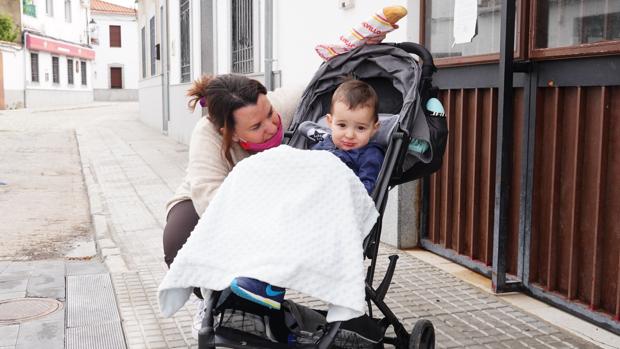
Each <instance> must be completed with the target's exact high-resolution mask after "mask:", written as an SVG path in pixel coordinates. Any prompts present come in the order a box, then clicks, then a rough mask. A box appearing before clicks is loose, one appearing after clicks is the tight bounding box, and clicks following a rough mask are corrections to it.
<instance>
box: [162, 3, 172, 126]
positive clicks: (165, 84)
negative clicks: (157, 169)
mask: <svg viewBox="0 0 620 349" xmlns="http://www.w3.org/2000/svg"><path fill="white" fill-rule="evenodd" d="M169 5H170V1H169V0H166V1H165V3H164V13H163V16H164V18H162V19H161V21H162V23H163V26H162V28H163V31H164V32H163V33H162V44H161V45H160V50H161V52H160V53H161V57H162V65H161V66H162V70H163V72H162V103H163V111H162V112H163V119H164V120H163V125H164V127H163V128H164V129H163V130H162V131H163V134H165V135H167V134H168V126H169V125H168V123H169V121H170V52H169V50H168V48H169V47H170V46H169V41H170V35H169V23H168V17H169V9H168V6H169Z"/></svg>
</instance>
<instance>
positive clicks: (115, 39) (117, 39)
mask: <svg viewBox="0 0 620 349" xmlns="http://www.w3.org/2000/svg"><path fill="white" fill-rule="evenodd" d="M110 47H121V26H120V25H111V26H110Z"/></svg>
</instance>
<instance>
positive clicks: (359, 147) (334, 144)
mask: <svg viewBox="0 0 620 349" xmlns="http://www.w3.org/2000/svg"><path fill="white" fill-rule="evenodd" d="M378 107H379V98H378V97H377V94H376V93H375V90H374V89H373V88H372V87H371V86H370V85H368V84H367V83H365V82H363V81H360V80H347V81H345V82H344V83H342V84H341V85H340V86H338V88H337V89H336V91H335V92H334V95H333V96H332V103H331V109H330V112H329V114H327V124H328V125H329V128H330V129H331V131H332V134H331V136H329V135H328V136H326V137H325V138H324V139H323V140H322V141H320V142H319V143H317V144H316V145H315V146H313V147H312V149H314V150H327V151H329V152H331V153H332V154H334V155H336V156H337V157H338V158H340V159H341V160H342V161H343V162H344V163H345V164H346V165H347V166H348V167H349V168H350V169H351V170H353V172H355V174H356V175H357V176H358V177H359V178H360V180H361V181H362V183H363V184H364V187H366V190H367V191H368V194H369V195H370V194H371V193H372V190H373V189H374V187H375V182H376V181H377V176H378V175H379V171H380V170H381V164H382V163H383V157H384V153H383V149H382V148H381V147H380V146H379V144H377V143H374V142H371V141H370V138H372V136H373V135H374V134H375V133H376V132H377V130H378V129H379V117H378V115H377V109H378ZM230 289H231V290H232V292H233V293H235V294H236V295H237V296H239V297H241V298H245V299H247V300H249V301H252V302H254V303H258V304H261V305H263V306H265V307H267V308H271V309H280V304H281V303H282V301H284V295H285V293H286V289H284V288H281V287H277V286H273V285H269V284H268V283H266V282H263V281H260V280H256V279H252V278H247V277H238V278H236V279H234V280H233V282H232V283H231V285H230Z"/></svg>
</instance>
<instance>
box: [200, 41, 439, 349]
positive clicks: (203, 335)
mask: <svg viewBox="0 0 620 349" xmlns="http://www.w3.org/2000/svg"><path fill="white" fill-rule="evenodd" d="M383 45H390V46H394V47H397V48H400V49H402V50H404V51H406V52H407V53H410V54H415V55H417V56H419V57H420V58H421V60H422V62H423V64H422V69H421V70H422V73H421V79H420V83H419V85H418V91H417V92H418V93H419V97H418V99H424V98H428V97H429V92H428V91H431V90H433V87H432V74H433V72H435V71H436V67H435V66H434V64H433V59H432V56H431V54H430V53H429V52H428V50H427V49H426V48H425V47H424V46H422V45H419V44H416V43H410V42H404V43H398V44H383ZM420 96H424V97H420ZM417 108H423V103H422V102H421V101H418V103H416V109H417ZM415 112H416V113H417V112H418V110H416V111H415ZM410 123H411V124H410V125H397V126H398V127H397V128H396V129H395V130H394V131H393V132H392V134H391V140H390V145H389V148H388V151H387V152H386V158H385V159H384V163H385V165H384V167H383V170H382V173H381V175H380V176H379V178H378V181H377V184H376V188H375V190H374V192H373V194H374V195H373V197H374V199H375V203H376V206H377V209H378V210H379V212H380V215H379V218H378V219H377V223H376V224H375V226H374V227H373V229H372V230H371V232H370V233H369V234H368V236H367V237H366V239H365V240H364V256H365V257H366V258H369V259H370V260H371V262H370V266H369V267H368V270H367V274H366V282H365V284H366V287H365V290H366V302H367V304H368V316H369V317H370V318H373V309H372V304H374V305H375V306H376V307H377V308H378V309H379V311H380V312H381V313H382V314H383V316H384V317H383V318H381V319H379V320H378V322H377V325H378V326H380V329H381V331H382V333H383V334H384V337H383V341H382V342H380V343H378V344H377V345H376V346H375V347H377V348H383V344H392V345H394V346H395V347H396V348H403V349H405V348H434V342H435V335H434V328H433V325H432V323H431V322H430V321H428V320H424V319H421V320H418V321H417V322H416V324H415V326H414V328H413V330H412V332H411V333H409V332H408V331H407V330H406V329H405V327H404V325H403V324H402V323H401V322H400V321H399V320H398V318H397V317H396V315H395V314H394V313H393V312H392V311H391V310H390V308H389V307H388V305H387V304H386V303H385V301H384V298H385V295H386V294H387V292H388V289H389V286H390V283H391V281H392V277H393V275H394V270H395V269H396V263H397V260H398V255H391V256H389V257H388V258H389V264H388V267H387V270H386V273H385V276H384V277H383V280H382V281H381V283H380V284H379V285H378V286H377V287H376V288H375V287H373V278H374V274H375V269H376V263H377V255H378V251H379V242H380V237H381V226H382V221H383V213H384V210H385V206H386V204H387V197H388V195H387V192H388V190H389V189H391V188H393V187H395V186H396V185H398V184H401V183H405V182H407V181H409V180H410V179H403V178H414V177H415V176H412V175H411V174H410V173H406V172H403V171H400V173H393V171H394V169H395V168H398V169H400V166H395V165H396V164H398V163H400V164H402V162H403V161H404V158H405V156H406V154H407V145H408V144H409V142H410V141H411V138H412V137H411V135H410V134H409V130H410V129H411V128H412V127H413V125H412V123H413V122H412V121H411V122H410ZM298 126H299V125H298V124H297V123H294V124H293V125H291V128H290V130H289V131H287V132H286V133H285V138H288V139H289V140H290V139H291V138H292V137H293V136H294V135H295V131H296V130H297V128H298ZM390 149H395V150H396V151H394V150H393V151H389V150H390ZM397 172H398V171H397ZM221 294H222V291H214V292H211V293H210V296H209V297H208V299H205V318H204V320H203V324H202V328H201V329H200V330H199V338H198V347H199V349H214V348H215V347H228V348H265V349H267V348H269V349H278V348H291V347H294V348H308V349H310V348H316V349H326V348H329V347H330V346H331V345H333V342H334V340H335V337H336V335H337V333H338V330H339V329H340V327H341V325H342V323H341V322H334V323H328V324H327V327H326V330H325V332H324V334H323V336H322V337H321V338H320V339H319V340H318V341H317V342H316V343H315V344H314V345H307V344H304V345H302V344H295V345H290V344H287V343H278V342H270V341H268V340H266V339H262V338H259V337H257V336H255V335H252V334H250V333H246V332H243V331H240V330H235V329H229V328H216V326H214V323H215V321H214V316H215V308H216V305H217V303H218V300H219V298H220V295H221ZM373 319H374V318H373ZM375 320H377V319H375ZM389 326H392V327H393V329H394V333H395V334H396V336H395V337H387V336H385V332H386V330H387V329H388V328H389Z"/></svg>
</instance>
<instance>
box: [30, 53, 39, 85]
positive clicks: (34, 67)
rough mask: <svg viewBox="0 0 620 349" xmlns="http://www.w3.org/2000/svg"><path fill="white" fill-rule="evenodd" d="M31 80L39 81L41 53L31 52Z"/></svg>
mask: <svg viewBox="0 0 620 349" xmlns="http://www.w3.org/2000/svg"><path fill="white" fill-rule="evenodd" d="M30 80H31V81H32V82H39V54H38V53H30Z"/></svg>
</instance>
